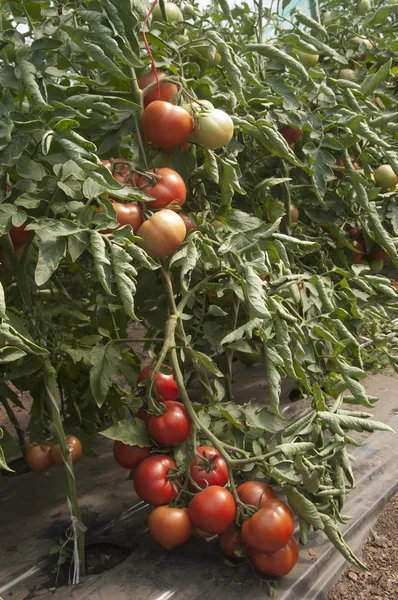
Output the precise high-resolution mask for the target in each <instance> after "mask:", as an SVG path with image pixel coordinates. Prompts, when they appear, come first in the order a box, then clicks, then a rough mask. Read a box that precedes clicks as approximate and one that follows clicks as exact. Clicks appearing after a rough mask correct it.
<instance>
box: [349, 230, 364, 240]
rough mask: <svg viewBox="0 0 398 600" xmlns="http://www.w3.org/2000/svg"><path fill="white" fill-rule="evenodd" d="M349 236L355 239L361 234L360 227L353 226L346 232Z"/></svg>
mask: <svg viewBox="0 0 398 600" xmlns="http://www.w3.org/2000/svg"><path fill="white" fill-rule="evenodd" d="M348 233H349V236H350V238H351V239H352V240H356V239H358V238H360V237H361V236H362V228H361V227H353V228H352V229H350V231H349V232H348Z"/></svg>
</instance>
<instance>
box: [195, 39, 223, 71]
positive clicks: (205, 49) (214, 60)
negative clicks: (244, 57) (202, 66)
mask: <svg viewBox="0 0 398 600" xmlns="http://www.w3.org/2000/svg"><path fill="white" fill-rule="evenodd" d="M192 48H193V49H194V50H196V52H199V54H200V55H201V56H203V58H206V59H207V60H208V61H209V66H210V67H216V66H217V65H218V64H219V63H220V61H221V54H220V53H219V52H215V53H214V55H213V54H212V53H211V52H210V44H200V45H199V46H192Z"/></svg>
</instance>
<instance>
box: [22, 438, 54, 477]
mask: <svg viewBox="0 0 398 600" xmlns="http://www.w3.org/2000/svg"><path fill="white" fill-rule="evenodd" d="M50 448H51V446H49V445H48V444H44V446H39V444H29V446H27V448H26V451H25V460H26V464H27V465H28V467H29V469H32V471H47V469H49V468H50V467H51V466H52V464H53V463H52V461H51V458H50Z"/></svg>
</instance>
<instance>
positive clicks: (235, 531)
mask: <svg viewBox="0 0 398 600" xmlns="http://www.w3.org/2000/svg"><path fill="white" fill-rule="evenodd" d="M218 541H219V542H220V546H221V550H222V551H223V552H224V554H225V556H226V557H227V558H232V559H237V558H243V557H244V556H245V555H246V553H247V550H246V547H245V546H243V545H242V536H241V532H240V527H238V526H237V525H235V523H232V525H231V526H230V527H229V528H228V529H227V531H224V533H220V535H219V536H218ZM238 548H239V549H240V550H241V553H240V554H236V553H235V552H236V550H237V549H238Z"/></svg>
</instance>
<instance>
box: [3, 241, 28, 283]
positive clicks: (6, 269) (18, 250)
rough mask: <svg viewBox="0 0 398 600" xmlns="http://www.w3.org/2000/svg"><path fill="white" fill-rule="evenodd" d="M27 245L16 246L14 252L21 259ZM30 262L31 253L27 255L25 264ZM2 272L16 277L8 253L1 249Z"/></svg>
mask: <svg viewBox="0 0 398 600" xmlns="http://www.w3.org/2000/svg"><path fill="white" fill-rule="evenodd" d="M24 249H25V246H15V248H14V254H15V255H16V256H17V258H18V259H19V260H21V258H22V255H23V252H24ZM28 262H29V254H27V255H26V259H25V261H24V266H25V267H26V265H27V264H28ZM0 274H5V275H8V276H9V277H15V271H14V267H13V266H12V264H11V262H10V260H9V258H8V256H7V254H6V253H5V252H4V250H0Z"/></svg>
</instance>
